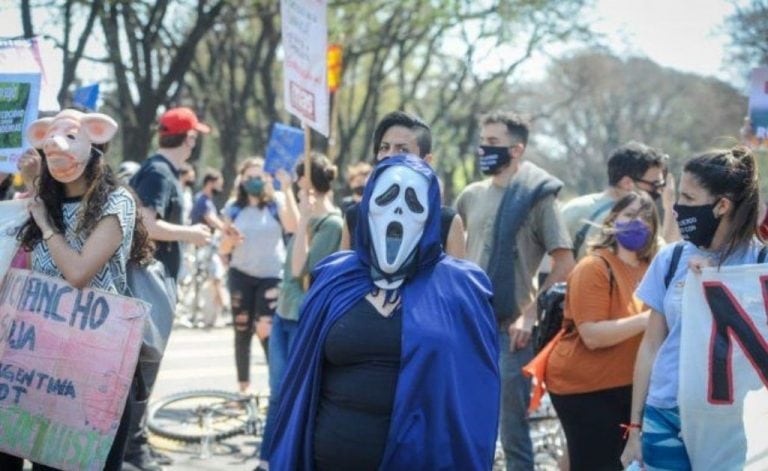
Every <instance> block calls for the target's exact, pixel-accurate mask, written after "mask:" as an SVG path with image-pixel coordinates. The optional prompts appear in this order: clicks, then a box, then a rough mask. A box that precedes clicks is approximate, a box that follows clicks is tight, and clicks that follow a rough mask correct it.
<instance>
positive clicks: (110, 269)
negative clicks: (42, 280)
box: [32, 188, 136, 294]
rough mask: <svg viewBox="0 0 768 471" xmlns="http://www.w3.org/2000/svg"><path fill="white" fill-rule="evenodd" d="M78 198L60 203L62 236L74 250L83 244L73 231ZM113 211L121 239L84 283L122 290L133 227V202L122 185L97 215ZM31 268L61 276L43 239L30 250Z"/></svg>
mask: <svg viewBox="0 0 768 471" xmlns="http://www.w3.org/2000/svg"><path fill="white" fill-rule="evenodd" d="M80 202H81V200H80V198H71V199H70V198H68V199H66V200H65V201H64V204H63V207H62V209H63V214H64V227H65V231H64V238H65V239H67V243H68V244H69V246H70V247H72V248H73V249H74V250H77V251H78V252H80V251H81V250H82V249H83V246H84V245H85V241H86V238H85V237H84V236H83V234H79V233H78V232H77V222H78V213H79V210H80V206H81V204H80ZM111 215H114V216H115V217H117V220H118V222H119V223H120V229H121V230H122V232H123V239H122V241H121V242H120V246H119V247H118V248H117V250H116V251H115V253H114V254H113V255H112V256H111V257H110V258H109V260H108V261H107V263H106V264H105V265H104V266H103V267H101V269H100V270H99V271H98V272H97V273H96V275H95V276H94V277H93V278H92V279H91V281H90V282H89V283H88V286H89V287H90V288H98V289H102V290H104V291H109V292H111V293H118V294H123V293H125V291H126V287H127V281H126V277H125V265H126V264H127V263H128V260H129V259H130V256H131V244H132V243H133V229H134V226H135V225H136V202H135V201H134V200H133V197H132V196H131V194H130V193H129V192H128V190H126V189H125V188H117V189H116V190H115V191H113V192H112V193H110V195H109V197H108V198H107V203H106V204H105V205H104V209H103V210H102V211H101V216H100V219H102V218H104V217H107V216H111ZM32 270H34V271H36V272H40V273H43V274H45V275H48V276H53V277H57V278H64V275H62V274H61V270H59V267H57V266H56V262H54V261H53V258H52V257H51V253H50V251H49V250H48V244H47V243H46V242H44V241H43V242H40V243H38V244H37V245H35V248H34V249H33V250H32Z"/></svg>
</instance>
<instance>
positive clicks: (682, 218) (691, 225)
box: [674, 203, 720, 248]
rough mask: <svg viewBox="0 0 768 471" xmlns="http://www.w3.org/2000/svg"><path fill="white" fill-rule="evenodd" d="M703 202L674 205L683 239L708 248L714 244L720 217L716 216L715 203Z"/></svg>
mask: <svg viewBox="0 0 768 471" xmlns="http://www.w3.org/2000/svg"><path fill="white" fill-rule="evenodd" d="M716 204H717V203H712V204H702V205H700V206H682V205H679V204H676V205H675V206H674V210H675V213H677V226H678V227H679V228H680V235H681V236H682V237H683V239H685V240H687V241H688V242H690V243H692V244H693V245H695V246H696V247H704V248H707V247H709V246H710V245H711V244H712V239H714V237H715V231H717V228H718V226H719V225H720V218H719V217H716V216H715V213H714V212H713V210H714V209H715V205H716Z"/></svg>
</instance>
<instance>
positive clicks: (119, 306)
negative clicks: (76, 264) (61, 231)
mask: <svg viewBox="0 0 768 471" xmlns="http://www.w3.org/2000/svg"><path fill="white" fill-rule="evenodd" d="M148 312H149V305H148V304H146V303H144V302H142V301H139V300H136V299H132V298H127V297H124V296H119V295H114V294H110V293H107V292H105V291H100V290H96V289H77V288H74V287H72V286H71V285H69V284H68V283H67V282H66V281H65V280H63V279H60V278H51V277H48V276H44V275H41V274H39V273H34V272H31V271H29V270H19V269H11V270H10V271H9V272H8V274H7V275H6V277H5V279H4V281H3V283H2V284H0V451H4V452H8V453H10V454H13V455H16V456H22V457H25V458H28V459H29V460H31V461H34V462H36V463H42V464H46V465H49V466H52V467H54V468H57V469H64V470H73V471H74V470H101V469H102V468H103V467H104V462H105V461H106V458H107V455H108V454H109V450H110V447H111V446H112V441H113V440H114V437H115V433H116V432H117V427H118V424H119V422H120V416H121V415H122V411H123V408H124V407H125V401H126V398H127V396H128V390H129V388H130V386H131V381H132V379H133V374H134V371H135V368H136V361H137V359H138V355H139V348H140V347H141V342H142V332H143V325H144V317H145V316H146V315H148Z"/></svg>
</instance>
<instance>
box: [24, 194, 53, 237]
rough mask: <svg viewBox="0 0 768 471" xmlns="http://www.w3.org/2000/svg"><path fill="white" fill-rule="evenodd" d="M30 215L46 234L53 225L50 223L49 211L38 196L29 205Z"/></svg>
mask: <svg viewBox="0 0 768 471" xmlns="http://www.w3.org/2000/svg"><path fill="white" fill-rule="evenodd" d="M27 208H28V209H29V214H31V215H32V219H34V220H35V224H37V227H39V228H40V230H41V231H42V232H45V231H47V230H49V229H50V228H51V224H50V222H49V221H48V210H47V209H45V205H44V204H43V202H42V201H41V200H40V198H38V197H37V196H35V197H32V198H30V199H29V203H27Z"/></svg>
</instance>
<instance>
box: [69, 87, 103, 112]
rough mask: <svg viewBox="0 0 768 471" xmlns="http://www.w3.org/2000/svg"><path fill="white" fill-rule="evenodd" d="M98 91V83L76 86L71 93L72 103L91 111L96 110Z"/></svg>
mask: <svg viewBox="0 0 768 471" xmlns="http://www.w3.org/2000/svg"><path fill="white" fill-rule="evenodd" d="M99 93H100V90H99V84H98V83H94V84H93V85H88V86H85V87H80V88H77V89H75V93H73V94H72V103H74V104H75V105H80V106H82V107H83V108H86V109H89V110H91V111H96V106H97V104H98V102H99Z"/></svg>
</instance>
